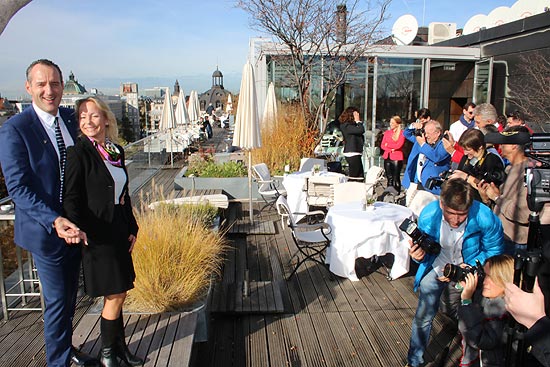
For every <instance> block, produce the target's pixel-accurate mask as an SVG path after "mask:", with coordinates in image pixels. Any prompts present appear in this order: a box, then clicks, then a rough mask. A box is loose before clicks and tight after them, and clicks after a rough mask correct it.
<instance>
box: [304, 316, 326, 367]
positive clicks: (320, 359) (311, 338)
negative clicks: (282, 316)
mask: <svg viewBox="0 0 550 367" xmlns="http://www.w3.org/2000/svg"><path fill="white" fill-rule="evenodd" d="M296 324H297V326H298V330H299V332H300V337H301V340H302V346H303V348H304V357H305V362H306V363H305V364H306V366H310V367H313V366H327V364H326V363H325V360H324V356H323V351H322V349H321V346H320V345H319V342H318V341H317V338H316V336H317V334H316V332H315V326H314V325H313V321H312V320H311V314H308V313H301V314H300V315H299V316H296ZM324 332H326V330H324Z"/></svg>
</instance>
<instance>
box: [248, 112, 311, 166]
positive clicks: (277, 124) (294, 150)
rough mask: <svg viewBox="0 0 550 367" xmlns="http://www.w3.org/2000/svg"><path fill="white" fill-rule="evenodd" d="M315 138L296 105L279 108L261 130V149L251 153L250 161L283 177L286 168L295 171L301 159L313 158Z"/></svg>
mask: <svg viewBox="0 0 550 367" xmlns="http://www.w3.org/2000/svg"><path fill="white" fill-rule="evenodd" d="M317 136H318V131H317V130H311V129H308V127H307V124H306V122H305V120H304V117H303V115H302V113H301V111H300V109H299V108H298V107H297V106H294V105H290V104H283V105H280V108H279V112H278V118H277V121H274V122H272V123H270V124H269V126H263V127H262V147H261V148H259V149H254V150H253V151H252V161H253V162H254V164H256V163H265V164H267V166H268V167H269V169H270V172H271V174H272V175H273V174H276V175H281V174H283V173H284V167H285V165H289V166H290V170H291V171H297V170H298V169H299V168H300V159H301V158H304V157H313V150H314V149H315V145H316V143H317V142H316V137H317Z"/></svg>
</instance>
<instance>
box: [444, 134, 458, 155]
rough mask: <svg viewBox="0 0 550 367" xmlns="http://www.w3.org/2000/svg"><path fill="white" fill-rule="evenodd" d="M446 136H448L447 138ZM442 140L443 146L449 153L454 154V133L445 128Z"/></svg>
mask: <svg viewBox="0 0 550 367" xmlns="http://www.w3.org/2000/svg"><path fill="white" fill-rule="evenodd" d="M445 136H446V137H447V138H445ZM441 142H442V143H443V147H444V148H445V150H446V151H447V153H449V154H450V155H453V153H454V152H455V140H454V139H453V135H452V134H451V133H450V132H449V130H445V132H444V133H443V137H442V138H441Z"/></svg>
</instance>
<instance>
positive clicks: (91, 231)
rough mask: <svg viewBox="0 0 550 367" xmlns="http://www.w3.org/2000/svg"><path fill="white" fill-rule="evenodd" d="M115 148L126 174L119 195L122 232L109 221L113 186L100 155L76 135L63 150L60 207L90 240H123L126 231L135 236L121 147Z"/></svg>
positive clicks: (135, 228) (113, 213)
mask: <svg viewBox="0 0 550 367" xmlns="http://www.w3.org/2000/svg"><path fill="white" fill-rule="evenodd" d="M118 148H119V150H120V152H121V153H122V157H121V159H122V168H123V169H124V172H125V173H126V183H125V185H124V189H123V192H122V197H123V199H124V205H123V208H124V215H125V216H126V221H127V222H128V228H127V230H126V231H123V232H122V233H121V228H120V226H117V225H114V224H113V222H114V215H115V203H114V200H113V198H114V196H115V185H114V180H113V178H112V177H111V174H110V173H109V170H108V169H107V167H105V163H104V161H103V158H102V157H101V156H100V154H99V153H98V152H97V150H96V148H95V147H94V146H93V144H92V142H91V141H90V140H89V139H88V138H87V137H81V138H79V139H78V140H77V141H76V142H75V145H74V146H72V147H69V148H68V149H67V164H66V167H65V181H64V191H63V209H64V211H65V215H66V216H67V218H68V219H69V220H71V221H72V222H74V223H75V224H76V225H78V226H79V228H80V229H82V230H83V231H84V232H86V234H87V236H88V238H89V239H91V240H93V241H99V242H103V243H104V242H107V243H109V242H113V241H117V240H122V237H124V239H126V240H127V238H128V236H129V235H130V234H134V235H137V232H138V225H137V222H136V219H135V217H134V214H133V213H132V205H131V202H130V195H129V194H128V172H127V170H126V165H125V164H124V150H123V149H122V147H120V146H118ZM118 223H120V221H118Z"/></svg>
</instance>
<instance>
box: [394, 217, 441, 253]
mask: <svg viewBox="0 0 550 367" xmlns="http://www.w3.org/2000/svg"><path fill="white" fill-rule="evenodd" d="M399 229H400V230H402V231H403V232H405V233H406V234H408V235H409V236H410V237H411V239H412V241H413V243H414V244H415V245H419V246H420V248H421V249H422V250H424V251H425V252H426V253H428V254H432V255H438V254H439V252H440V251H441V245H440V244H439V243H437V242H436V241H434V240H433V239H432V238H431V237H430V236H428V235H427V234H426V233H424V232H422V231H421V230H420V229H418V226H417V225H416V223H415V222H413V221H412V220H410V219H408V218H405V220H404V221H403V222H402V223H401V224H400V225H399Z"/></svg>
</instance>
